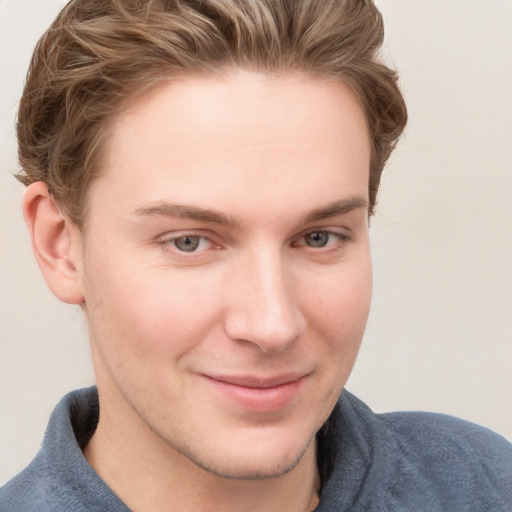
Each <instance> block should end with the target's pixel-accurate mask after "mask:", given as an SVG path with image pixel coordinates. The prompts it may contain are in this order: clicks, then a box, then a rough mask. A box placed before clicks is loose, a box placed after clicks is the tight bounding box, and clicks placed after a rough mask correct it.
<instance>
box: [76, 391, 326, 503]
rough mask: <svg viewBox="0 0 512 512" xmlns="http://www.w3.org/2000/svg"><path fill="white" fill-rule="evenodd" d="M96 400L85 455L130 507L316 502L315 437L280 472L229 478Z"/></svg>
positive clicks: (137, 421) (139, 423) (317, 486)
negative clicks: (94, 419) (96, 417)
mask: <svg viewBox="0 0 512 512" xmlns="http://www.w3.org/2000/svg"><path fill="white" fill-rule="evenodd" d="M100 403H101V397H100ZM101 405H102V407H101V408H100V410H101V415H100V420H99V423H98V427H97V429H96V432H95V433H94V435H93V437H92V439H91V441H90V442H89V444H88V445H87V446H86V447H85V449H84V455H85V457H86V459H87V461H88V462H89V464H90V465H91V466H92V467H93V468H94V469H95V470H96V472H97V473H98V474H99V476H100V477H101V478H102V479H103V480H104V481H105V482H106V483H107V485H109V487H110V488H111V489H112V490H113V491H114V492H115V493H116V494H117V496H119V498H120V499H121V500H122V501H123V502H124V503H125V504H126V505H127V506H128V507H129V508H130V509H131V510H134V511H136V512H146V511H147V512H150V511H151V512H170V511H171V510H172V511H173V512H176V511H186V512H203V511H211V510H218V511H222V512H231V511H233V512H235V511H236V512H249V511H256V510H257V511H258V512H285V511H293V512H297V511H301V512H302V511H303V512H309V511H311V510H313V509H314V508H315V507H316V505H317V504H318V489H319V484H320V482H319V476H318V471H317V467H316V446H315V442H314V441H313V442H312V443H311V444H310V445H309V447H308V448H307V450H306V452H305V454H304V456H303V457H302V458H301V460H300V461H299V462H298V464H297V465H296V466H295V467H294V468H293V469H292V470H291V471H289V472H288V473H286V474H284V475H281V476H278V477H276V478H267V479H261V480H258V479H255V480H237V479H228V478H223V477H220V476H218V475H216V474H213V473H210V472H209V471H206V470H204V469H202V468H200V467H199V466H197V465H196V464H194V463H193V462H191V461H190V460H189V459H188V458H186V457H185V456H184V455H182V454H180V453H178V452H177V451H176V450H174V449H173V448H172V447H170V446H169V445H168V444H167V443H165V442H164V441H163V440H162V439H160V438H159V437H158V436H156V434H154V433H153V432H152V431H151V430H150V429H149V428H148V427H147V426H146V425H144V424H143V423H142V422H141V421H140V419H139V418H138V417H137V416H136V414H135V413H132V414H133V416H134V418H130V420H129V421H122V422H120V421H119V420H118V418H119V416H118V414H116V413H115V411H113V412H114V413H113V414H111V415H110V414H109V412H112V411H111V409H110V408H109V407H106V406H105V407H104V404H103V403H101ZM124 413H125V414H126V410H125V411H124ZM121 417H122V416H121ZM114 418H116V421H113V420H114ZM126 425H130V427H129V428H128V427H126ZM134 425H135V427H136V428H133V426H134Z"/></svg>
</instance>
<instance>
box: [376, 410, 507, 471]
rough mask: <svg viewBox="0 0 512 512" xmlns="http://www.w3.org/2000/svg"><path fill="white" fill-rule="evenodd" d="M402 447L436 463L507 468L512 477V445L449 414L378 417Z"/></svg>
mask: <svg viewBox="0 0 512 512" xmlns="http://www.w3.org/2000/svg"><path fill="white" fill-rule="evenodd" d="M377 417H378V418H379V420H380V421H381V422H382V424H383V425H384V426H385V428H386V429H387V430H389V431H390V432H391V433H392V434H393V436H394V437H395V439H397V441H398V442H399V443H400V446H401V447H402V448H403V449H405V450H407V449H409V450H411V449H412V450H413V453H416V454H417V457H421V458H427V459H428V460H429V461H431V462H432V463H433V464H435V463H439V464H442V463H443V461H450V462H452V463H453V462H454V461H455V460H457V459H459V458H460V459H462V460H464V461H466V462H468V463H470V464H471V465H472V467H473V468H474V469H485V468H487V467H491V468H495V469H500V468H501V469H503V471H504V472H506V471H509V472H511V475H512V444H511V443H510V442H509V441H507V440H506V439H505V438H504V437H501V436H500V435H498V434H496V433H494V432H492V431H491V430H488V429H487V428H484V427H481V426H479V425H475V424H474V423H470V422H468V421H464V420H461V419H459V418H454V417H453V416H448V415H446V414H437V413H428V412H393V413H386V414H380V415H377Z"/></svg>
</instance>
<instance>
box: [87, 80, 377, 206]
mask: <svg viewBox="0 0 512 512" xmlns="http://www.w3.org/2000/svg"><path fill="white" fill-rule="evenodd" d="M107 147H108V150H107V155H106V162H105V163H106V165H105V172H104V174H103V175H102V176H101V177H100V178H99V179H98V180H97V181H96V182H95V183H94V185H93V187H92V190H91V193H92V196H93V198H94V196H95V195H96V194H100V193H101V192H100V190H101V189H102V188H105V187H107V188H108V187H110V188H112V187H113V186H115V188H116V190H117V194H116V195H117V196H118V197H119V198H121V201H123V200H125V202H129V201H130V202H132V203H133V202H134V201H136V200H140V201H156V200H158V199H162V198H161V197H160V196H161V195H162V193H163V192H164V191H165V193H168V194H170V195H172V196H173V197H172V199H173V200H174V201H176V200H182V199H185V198H181V197H179V196H180V194H183V195H186V196H188V195H191V194H192V195H194V198H195V202H200V203H204V202H208V201H209V198H211V196H212V192H214V191H216V190H219V191H220V190H221V189H222V194H224V195H225V196H226V194H230V197H232V198H234V195H236V194H237V193H238V192H240V191H244V194H247V193H248V192H252V193H253V195H256V194H259V195H260V196H261V195H264V196H265V199H266V200H267V201H271V200H272V198H274V199H278V197H279V196H282V195H283V193H284V191H289V192H290V193H291V191H292V190H294V189H297V188H298V187H299V188H300V185H301V183H302V184H303V185H304V187H302V189H301V193H302V194H304V192H307V191H308V189H310V193H311V194H313V193H314V190H315V189H317V188H322V187H325V186H326V185H329V186H330V185H332V183H325V180H326V179H327V178H329V179H331V178H332V176H333V175H334V174H336V176H337V180H338V181H337V186H339V187H340V189H343V188H346V189H347V190H346V191H345V192H346V195H347V196H348V195H355V194H356V193H357V194H359V193H360V192H361V187H362V188H365V187H367V182H368V173H369V161H370V142H369V136H368V130H367V126H366V120H365V117H364V113H363V110H362V107H361V105H360V104H359V102H358V100H357V99H356V97H355V95H354V94H353V93H352V92H351V90H350V89H349V88H348V87H347V86H346V85H345V84H344V83H343V82H341V81H332V80H331V81H327V80H321V79H317V78H311V77H307V76H305V75H302V74H288V75H281V76H269V75H265V74H260V73H254V72H243V71H237V72H232V73H230V74H227V75H225V76H223V77H186V78H181V79H179V80H173V81H169V82H166V83H162V84H160V85H159V86H157V87H155V88H154V89H153V90H152V91H151V92H149V93H147V94H145V95H143V96H141V97H139V98H137V99H136V100H135V101H134V102H133V103H132V104H130V106H129V107H127V108H126V109H125V110H124V111H123V113H122V114H121V115H119V116H118V117H117V118H116V119H115V120H114V122H113V123H112V125H111V126H110V130H109V142H108V146H107ZM355 177H357V179H356V180H354V178H355ZM344 179H345V183H344ZM248 183H250V184H251V190H250V191H249V190H247V185H248ZM351 187H352V188H354V187H355V188H359V190H349V189H350V188H351ZM341 192H343V190H341ZM308 195H309V193H308ZM359 195H360V194H359ZM338 198H339V194H338V195H337V197H335V198H334V199H338ZM186 199H189V198H188V197H186ZM93 202H94V199H93ZM206 206H208V205H206ZM209 206H216V205H209Z"/></svg>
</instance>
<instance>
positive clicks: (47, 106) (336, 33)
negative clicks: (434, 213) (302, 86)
mask: <svg viewBox="0 0 512 512" xmlns="http://www.w3.org/2000/svg"><path fill="white" fill-rule="evenodd" d="M383 37H384V28H383V23H382V17H381V14H380V13H379V11H378V10H377V8H376V7H375V5H374V4H373V2H372V1H371V0H72V1H71V2H69V3H68V4H67V6H66V7H65V8H64V9H63V10H62V11H61V13H60V14H59V15H58V17H57V18H56V20H55V21H54V22H53V24H52V25H51V26H50V28H49V29H48V30H47V31H46V33H45V34H44V35H43V36H42V38H41V39H40V41H39V42H38V44H37V46H36V48H35V51H34V55H33V57H32V62H31V65H30V69H29V73H28V76H27V81H26V85H25V90H24V92H23V96H22V99H21V102H20V108H19V113H18V127H17V130H18V144H19V161H20V164H21V168H22V171H21V173H20V174H19V175H18V178H19V179H20V181H22V182H23V183H24V184H26V185H28V184H30V183H32V182H35V181H44V182H46V183H47V185H48V187H49V190H50V192H51V194H52V195H53V196H54V198H55V200H56V201H57V202H58V204H59V206H60V207H61V208H62V210H63V212H64V213H65V214H66V215H67V216H68V217H69V218H70V220H71V221H72V222H73V223H75V224H76V225H77V226H78V227H80V228H83V225H84V219H85V212H86V200H87V190H88V188H89V186H90V184H91V182H92V180H93V179H94V178H95V177H96V176H97V175H98V174H99V173H100V172H101V161H102V153H103V152H104V150H105V140H108V137H107V136H106V133H105V127H106V125H107V122H108V121H109V120H110V119H111V118H112V117H113V116H115V115H116V113H118V112H119V110H120V108H122V106H123V105H124V103H125V102H126V101H127V100H128V99H129V98H132V97H133V96H134V95H136V94H140V93H141V92H142V91H144V90H146V89H147V88H148V87H150V86H152V85H154V84H155V83H156V82H158V81H160V80H164V79H169V78H172V77H174V76H183V75H187V74H197V73H203V74H204V73H206V74H212V73H217V72H219V71H222V70H226V69H229V68H232V67H241V68H247V69H254V70H258V71H264V72H269V73H275V72H281V71H301V72H305V73H308V74H311V75H314V76H320V77H329V78H334V79H340V80H343V81H345V83H347V84H348V85H349V86H350V87H351V88H352V89H353V91H354V92H355V93H356V95H357V96H358V98H359V100H360V102H361V104H362V106H363V108H364V110H365V113H366V117H367V121H368V126H369V131H370V136H371V140H372V143H373V148H372V160H371V164H370V189H369V196H370V212H372V211H373V207H374V205H375V201H376V196H377V191H378V187H379V182H380V176H381V173H382V170H383V168H384V165H385V163H386V161H387V159H388V157H389V155H390V154H391V152H392V150H393V148H394V146H395V144H396V142H397V140H398V138H399V136H400V134H401V133H402V131H403V129H404V127H405V123H406V120H407V111H406V107H405V103H404V100H403V97H402V95H401V93H400V90H399V88H398V85H397V74H396V72H395V71H394V70H392V69H389V68H388V67H386V66H385V65H383V64H382V63H381V62H380V61H379V58H378V55H377V52H378V50H379V48H380V46H381V44H382V41H383Z"/></svg>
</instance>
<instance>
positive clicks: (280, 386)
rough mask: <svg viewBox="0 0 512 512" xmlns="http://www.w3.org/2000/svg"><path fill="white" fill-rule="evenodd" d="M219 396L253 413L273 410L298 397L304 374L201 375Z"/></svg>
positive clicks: (286, 404) (289, 403)
mask: <svg viewBox="0 0 512 512" xmlns="http://www.w3.org/2000/svg"><path fill="white" fill-rule="evenodd" d="M201 376H202V377H204V379H205V381H206V382H207V383H208V384H209V386H210V387H211V388H212V389H213V390H214V391H215V392H216V393H218V394H220V395H221V397H222V398H223V399H227V400H228V401H229V402H231V403H232V404H234V405H235V406H237V407H239V408H242V409H244V410H248V411H253V412H260V413H263V412H275V411H280V410H283V409H285V408H287V407H289V406H291V405H292V404H293V403H294V402H295V401H296V400H297V398H298V395H299V392H300V389H301V388H302V386H303V383H304V381H305V380H306V378H307V376H308V374H305V373H287V374H282V375H275V376H271V377H258V376H247V375H244V376H239V375H204V374H202V375H201Z"/></svg>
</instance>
